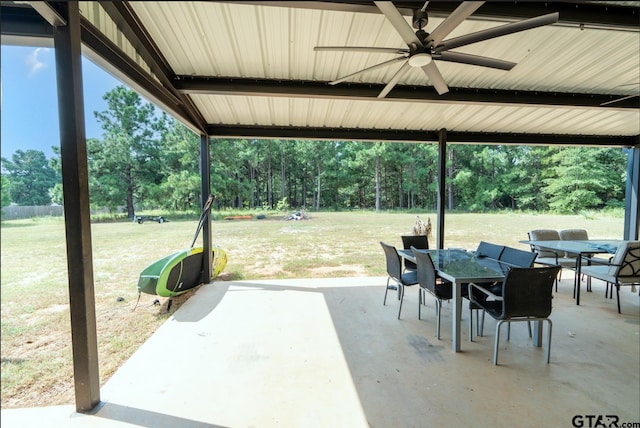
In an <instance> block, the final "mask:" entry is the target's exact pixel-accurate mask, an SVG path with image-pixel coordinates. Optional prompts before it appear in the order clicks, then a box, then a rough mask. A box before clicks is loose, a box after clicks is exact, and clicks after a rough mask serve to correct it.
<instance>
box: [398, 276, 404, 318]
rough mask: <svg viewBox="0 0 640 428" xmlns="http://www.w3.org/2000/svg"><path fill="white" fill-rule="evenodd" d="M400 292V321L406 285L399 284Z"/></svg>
mask: <svg viewBox="0 0 640 428" xmlns="http://www.w3.org/2000/svg"><path fill="white" fill-rule="evenodd" d="M398 288H399V291H400V308H398V319H400V312H402V301H403V300H404V284H398Z"/></svg>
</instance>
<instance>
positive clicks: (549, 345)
mask: <svg viewBox="0 0 640 428" xmlns="http://www.w3.org/2000/svg"><path fill="white" fill-rule="evenodd" d="M546 321H547V322H548V323H549V331H548V332H547V364H549V357H550V356H551V328H552V326H553V323H552V322H551V320H550V319H549V318H547V319H546Z"/></svg>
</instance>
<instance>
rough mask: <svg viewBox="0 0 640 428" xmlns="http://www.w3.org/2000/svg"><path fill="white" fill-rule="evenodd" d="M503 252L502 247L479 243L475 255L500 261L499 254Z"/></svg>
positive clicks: (483, 242)
mask: <svg viewBox="0 0 640 428" xmlns="http://www.w3.org/2000/svg"><path fill="white" fill-rule="evenodd" d="M503 250H504V245H498V244H491V243H489V242H485V241H480V244H478V248H476V255H478V256H481V257H489V258H491V259H495V260H498V259H500V254H502V251H503Z"/></svg>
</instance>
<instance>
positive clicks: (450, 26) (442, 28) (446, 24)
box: [427, 1, 484, 47]
mask: <svg viewBox="0 0 640 428" xmlns="http://www.w3.org/2000/svg"><path fill="white" fill-rule="evenodd" d="M483 4H484V2H483V1H465V2H463V3H462V4H461V5H460V6H458V7H457V8H456V9H455V10H454V11H453V12H451V14H450V15H449V16H447V18H446V19H445V20H444V21H442V22H441V23H440V25H438V26H437V27H436V29H435V30H433V31H432V32H431V34H430V35H429V37H428V38H427V40H428V41H429V40H430V41H432V42H433V43H432V46H433V47H436V46H438V45H439V44H440V42H441V41H442V40H444V38H445V37H447V36H448V35H449V34H450V33H451V32H452V31H453V30H455V29H456V27H458V25H460V24H461V23H462V21H464V20H465V19H467V18H468V17H469V16H470V15H471V14H473V12H475V11H476V10H478V8H479V7H480V6H482V5H483Z"/></svg>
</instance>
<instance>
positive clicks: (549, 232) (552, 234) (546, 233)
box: [528, 229, 560, 257]
mask: <svg viewBox="0 0 640 428" xmlns="http://www.w3.org/2000/svg"><path fill="white" fill-rule="evenodd" d="M528 235H529V240H530V241H559V240H560V234H559V233H558V231H557V230H554V229H533V230H530V231H529V233H528ZM531 250H532V251H535V252H536V253H538V257H555V256H556V253H554V252H553V251H549V250H545V249H543V248H539V247H536V246H535V245H532V246H531Z"/></svg>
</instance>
